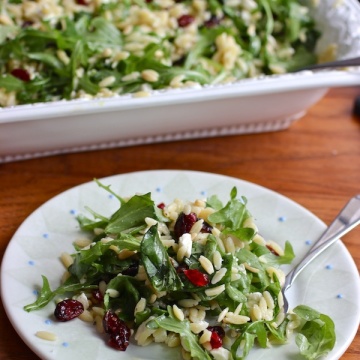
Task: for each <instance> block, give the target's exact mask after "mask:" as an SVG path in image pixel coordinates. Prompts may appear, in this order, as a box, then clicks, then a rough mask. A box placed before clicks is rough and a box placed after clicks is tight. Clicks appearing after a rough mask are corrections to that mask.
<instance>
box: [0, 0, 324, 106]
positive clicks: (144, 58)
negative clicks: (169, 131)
mask: <svg viewBox="0 0 360 360" xmlns="http://www.w3.org/2000/svg"><path fill="white" fill-rule="evenodd" d="M318 36H319V33H318V31H317V30H316V28H315V24H314V21H313V20H312V18H311V16H310V15H309V9H308V7H306V6H305V5H303V4H302V3H301V2H299V1H298V0H276V1H270V0H224V1H220V0H210V1H206V0H183V1H176V0H127V1H119V0H37V1H32V0H24V1H20V0H3V1H2V2H1V4H0V106H3V107H5V106H13V105H18V104H31V103H38V102H50V101H57V100H63V99H65V100H69V99H77V98H94V97H111V96H117V95H123V94H129V93H131V94H136V96H147V95H149V94H150V93H151V91H153V90H162V89H169V88H182V87H197V86H203V85H211V84H219V83H229V82H233V81H236V80H239V79H243V78H249V77H257V76H262V75H271V74H282V73H285V72H287V71H289V70H292V69H295V68H296V69H298V68H301V67H303V66H306V65H309V64H313V63H315V62H316V57H315V54H314V48H315V44H316V42H317V39H318Z"/></svg>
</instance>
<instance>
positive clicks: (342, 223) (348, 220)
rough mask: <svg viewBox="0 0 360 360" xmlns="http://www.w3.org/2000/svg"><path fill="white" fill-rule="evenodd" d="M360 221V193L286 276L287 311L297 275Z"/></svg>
mask: <svg viewBox="0 0 360 360" xmlns="http://www.w3.org/2000/svg"><path fill="white" fill-rule="evenodd" d="M359 223H360V194H359V195H356V196H354V197H353V198H351V199H350V201H349V202H348V203H347V204H346V205H345V206H344V208H343V209H342V210H341V211H340V212H339V214H338V215H337V216H336V218H335V219H334V220H333V222H332V223H331V224H330V226H329V227H328V228H327V229H326V230H325V232H324V233H323V234H322V235H321V236H320V238H319V239H318V240H317V241H316V243H315V244H314V246H313V247H312V248H311V249H310V251H309V252H308V253H307V254H306V255H305V257H304V258H303V259H302V260H301V261H300V263H299V264H298V265H296V267H294V268H293V269H292V270H291V271H290V272H289V273H288V274H287V275H286V278H285V283H284V286H283V288H282V293H283V297H284V311H285V313H287V311H288V309H289V303H288V300H287V298H286V292H287V291H288V290H289V289H290V287H291V285H292V284H293V282H294V280H295V279H296V277H297V276H298V275H299V274H300V272H301V271H302V270H303V269H304V268H305V267H306V266H307V265H308V264H309V263H310V262H311V261H313V260H314V259H315V258H316V257H317V256H319V255H320V254H321V253H322V252H323V251H324V250H326V249H327V248H328V247H329V246H330V245H332V244H333V243H334V242H335V241H337V240H338V239H339V238H340V237H341V236H343V235H345V234H346V233H348V232H349V231H350V230H352V229H353V228H354V227H355V226H357V225H359Z"/></svg>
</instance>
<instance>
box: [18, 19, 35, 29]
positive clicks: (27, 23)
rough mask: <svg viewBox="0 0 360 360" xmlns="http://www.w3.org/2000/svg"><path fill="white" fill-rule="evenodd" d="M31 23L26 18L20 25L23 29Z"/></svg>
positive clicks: (31, 23)
mask: <svg viewBox="0 0 360 360" xmlns="http://www.w3.org/2000/svg"><path fill="white" fill-rule="evenodd" d="M32 25H34V23H33V22H32V21H30V20H26V21H24V22H23V23H22V25H21V27H22V28H24V29H25V28H27V27H30V26H32Z"/></svg>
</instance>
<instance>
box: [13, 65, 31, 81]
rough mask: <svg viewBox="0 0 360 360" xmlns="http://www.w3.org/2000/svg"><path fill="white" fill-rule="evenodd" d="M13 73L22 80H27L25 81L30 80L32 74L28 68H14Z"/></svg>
mask: <svg viewBox="0 0 360 360" xmlns="http://www.w3.org/2000/svg"><path fill="white" fill-rule="evenodd" d="M11 75H12V76H15V77H16V78H18V79H20V80H22V81H25V82H28V81H30V74H29V72H28V71H27V70H25V69H20V68H18V69H13V70H12V71H11Z"/></svg>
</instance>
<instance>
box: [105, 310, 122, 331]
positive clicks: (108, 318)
mask: <svg viewBox="0 0 360 360" xmlns="http://www.w3.org/2000/svg"><path fill="white" fill-rule="evenodd" d="M119 323H120V319H119V317H118V316H117V315H116V314H115V313H114V312H112V311H111V310H108V311H107V312H106V313H105V315H104V317H103V326H104V330H105V332H106V333H107V334H113V333H116V331H117V328H118V326H119Z"/></svg>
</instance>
